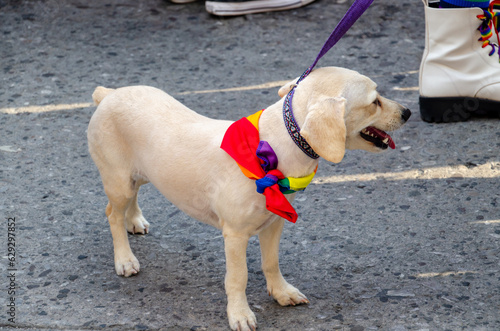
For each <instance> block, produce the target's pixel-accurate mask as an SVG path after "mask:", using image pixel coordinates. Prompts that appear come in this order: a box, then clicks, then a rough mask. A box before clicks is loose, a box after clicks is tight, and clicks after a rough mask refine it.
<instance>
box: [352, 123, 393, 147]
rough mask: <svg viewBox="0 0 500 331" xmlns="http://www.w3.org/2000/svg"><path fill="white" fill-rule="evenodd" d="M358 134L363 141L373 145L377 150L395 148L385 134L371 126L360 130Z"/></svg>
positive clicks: (389, 137)
mask: <svg viewBox="0 0 500 331" xmlns="http://www.w3.org/2000/svg"><path fill="white" fill-rule="evenodd" d="M360 134H361V137H362V138H363V139H365V140H367V141H369V142H371V143H373V144H374V145H375V146H377V147H378V148H381V149H387V147H390V148H392V149H395V148H396V144H395V143H394V141H393V140H392V138H391V136H390V135H389V134H388V133H387V132H385V131H382V130H379V129H377V128H374V127H373V126H369V127H366V128H364V129H363V130H361V133H360Z"/></svg>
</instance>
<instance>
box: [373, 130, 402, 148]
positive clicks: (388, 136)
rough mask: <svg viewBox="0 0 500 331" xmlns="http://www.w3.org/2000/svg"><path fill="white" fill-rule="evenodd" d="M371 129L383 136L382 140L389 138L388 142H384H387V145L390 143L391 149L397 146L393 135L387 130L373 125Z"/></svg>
mask: <svg viewBox="0 0 500 331" xmlns="http://www.w3.org/2000/svg"><path fill="white" fill-rule="evenodd" d="M370 130H371V131H372V132H375V133H376V134H377V135H378V136H379V137H380V138H381V140H382V141H384V140H385V139H387V142H386V141H384V143H385V144H387V145H389V147H390V148H391V149H395V148H396V144H395V143H394V140H392V137H391V136H390V135H389V134H388V133H387V132H385V131H382V130H379V129H377V128H374V127H373V126H372V127H370Z"/></svg>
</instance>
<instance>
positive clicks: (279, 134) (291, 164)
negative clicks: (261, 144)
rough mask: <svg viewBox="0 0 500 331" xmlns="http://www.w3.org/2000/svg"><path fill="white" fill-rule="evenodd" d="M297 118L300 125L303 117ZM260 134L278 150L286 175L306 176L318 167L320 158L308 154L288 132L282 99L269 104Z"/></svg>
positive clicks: (281, 165) (263, 117) (260, 126)
mask: <svg viewBox="0 0 500 331" xmlns="http://www.w3.org/2000/svg"><path fill="white" fill-rule="evenodd" d="M295 107H297V105H295ZM299 108H300V107H299ZM296 120H297V122H298V123H297V124H298V125H299V126H300V125H301V124H302V121H301V120H303V119H301V118H300V117H298V118H297V117H296ZM259 134H260V140H264V141H267V142H268V143H269V144H270V145H271V147H272V148H273V149H274V151H275V152H276V156H277V157H278V169H279V170H280V171H281V172H282V173H283V174H284V175H285V176H290V177H304V176H307V175H309V174H310V173H312V172H313V171H314V169H316V167H317V165H318V159H313V158H310V157H309V156H307V155H306V154H305V153H304V152H303V151H302V150H301V149H300V148H299V147H298V146H297V145H296V144H295V142H294V141H293V140H292V138H291V137H290V135H289V134H288V131H287V128H286V126H285V123H284V120H283V101H282V100H280V101H278V102H277V103H275V104H273V105H271V106H269V107H268V108H267V109H266V110H265V111H264V112H263V113H262V116H261V117H260V121H259Z"/></svg>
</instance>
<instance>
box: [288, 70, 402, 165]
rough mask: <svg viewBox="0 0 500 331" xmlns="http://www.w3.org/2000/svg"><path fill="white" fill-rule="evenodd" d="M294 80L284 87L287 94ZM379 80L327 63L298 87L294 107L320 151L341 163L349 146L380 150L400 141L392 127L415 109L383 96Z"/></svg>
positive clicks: (305, 134) (310, 140)
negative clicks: (378, 88) (378, 83)
mask: <svg viewBox="0 0 500 331" xmlns="http://www.w3.org/2000/svg"><path fill="white" fill-rule="evenodd" d="M296 81H297V80H294V81H292V82H290V83H288V84H286V85H285V86H283V87H282V88H281V89H280V90H279V92H278V93H279V95H280V96H281V97H283V96H285V95H286V94H287V93H288V92H289V91H290V90H291V89H292V88H293V87H294V86H295V82H296ZM376 89H377V84H375V83H374V82H373V81H372V80H371V79H369V78H368V77H366V76H363V75H361V74H359V73H357V72H355V71H352V70H348V69H343V68H336V67H326V68H319V69H315V70H313V71H312V72H311V73H310V74H309V76H307V77H306V78H305V79H304V80H303V81H301V82H300V84H299V85H298V86H297V87H296V91H295V94H294V97H293V104H292V107H293V110H294V115H295V117H296V120H297V122H298V123H301V124H299V125H300V126H301V130H300V134H301V135H302V136H303V137H304V138H305V139H306V141H307V142H308V143H309V145H311V147H312V148H313V149H314V151H315V152H316V153H318V154H319V155H320V156H321V157H323V158H324V159H326V160H328V161H331V162H336V163H338V162H340V161H341V160H342V158H343V157H344V153H345V149H363V150H366V151H369V152H380V151H383V150H385V149H387V147H391V148H395V143H394V141H393V140H392V138H391V136H390V135H389V134H388V133H387V132H386V131H394V130H397V129H399V128H400V127H401V126H402V125H403V124H404V123H405V122H406V121H407V120H408V119H409V118H410V115H411V112H410V110H408V109H407V108H405V107H403V106H402V105H400V104H398V103H397V102H394V101H392V100H389V99H386V98H384V97H382V96H380V95H379V94H378V92H377V90H376Z"/></svg>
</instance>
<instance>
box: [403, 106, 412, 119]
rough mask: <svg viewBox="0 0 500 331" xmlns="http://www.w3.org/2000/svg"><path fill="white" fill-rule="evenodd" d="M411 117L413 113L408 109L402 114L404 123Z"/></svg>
mask: <svg viewBox="0 0 500 331" xmlns="http://www.w3.org/2000/svg"><path fill="white" fill-rule="evenodd" d="M410 116H411V111H410V110H409V109H408V108H405V109H403V112H402V113H401V118H402V119H403V122H406V121H408V119H409V118H410Z"/></svg>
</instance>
